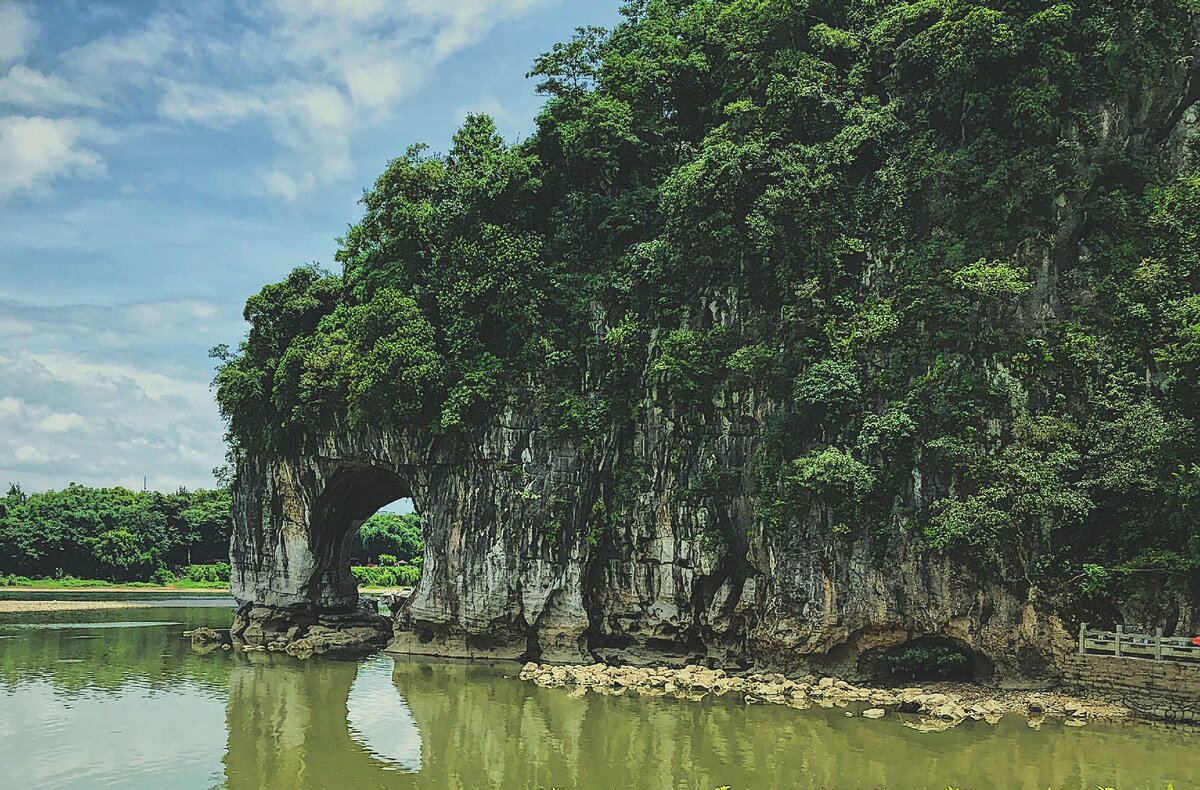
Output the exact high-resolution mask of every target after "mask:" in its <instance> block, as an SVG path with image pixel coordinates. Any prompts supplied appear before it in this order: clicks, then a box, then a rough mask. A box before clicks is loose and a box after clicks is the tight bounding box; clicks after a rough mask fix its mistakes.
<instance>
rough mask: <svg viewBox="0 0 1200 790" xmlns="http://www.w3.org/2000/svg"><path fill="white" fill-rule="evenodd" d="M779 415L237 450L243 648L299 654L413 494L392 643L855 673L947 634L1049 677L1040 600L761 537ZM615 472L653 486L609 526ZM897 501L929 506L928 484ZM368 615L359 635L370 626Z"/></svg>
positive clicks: (741, 411) (881, 543)
mask: <svg viewBox="0 0 1200 790" xmlns="http://www.w3.org/2000/svg"><path fill="white" fill-rule="evenodd" d="M770 408H771V407H770V405H768V404H762V403H757V402H755V401H753V400H749V399H747V400H742V399H739V398H737V397H735V396H731V397H730V399H729V400H728V401H727V402H725V403H723V404H721V405H720V406H719V407H718V408H716V409H715V410H714V411H715V416H707V415H704V414H679V413H671V412H669V411H665V410H662V409H660V408H648V409H646V410H645V412H644V416H643V417H642V419H641V420H640V421H639V422H638V423H637V424H636V425H635V426H633V428H632V431H631V435H628V436H623V437H620V436H611V437H609V439H608V441H606V442H605V443H603V444H601V445H599V446H597V447H592V448H590V449H589V451H587V452H585V451H583V450H581V448H579V447H576V446H571V445H565V446H564V445H563V444H560V443H556V442H553V441H551V440H550V439H549V438H548V437H547V432H546V431H545V430H544V429H543V426H542V425H541V424H540V423H539V420H538V416H537V414H535V413H527V414H523V413H520V412H518V411H516V410H509V411H508V412H506V413H505V414H504V415H503V417H502V418H501V419H499V420H497V422H496V423H495V424H494V425H492V426H490V427H489V428H488V429H487V430H486V431H482V432H480V433H478V434H476V435H474V436H471V437H469V438H466V439H460V440H458V441H455V442H447V441H446V440H445V439H444V438H439V437H436V436H433V435H429V434H427V433H425V432H423V431H421V430H413V431H411V432H393V431H386V430H352V429H350V428H349V427H346V426H334V427H332V428H331V429H330V430H329V431H327V432H325V433H324V434H323V435H320V436H310V437H307V438H306V439H305V441H304V444H303V446H302V447H300V448H298V449H297V451H296V452H294V453H290V454H280V455H278V456H275V457H254V456H248V457H245V458H243V459H242V462H241V465H240V476H239V480H238V485H237V489H236V494H235V501H234V510H235V524H236V529H235V534H234V536H233V541H232V565H233V593H234V596H235V597H236V598H237V599H238V601H239V602H241V603H243V604H246V605H247V606H246V607H245V608H244V609H243V614H242V615H241V617H240V622H239V625H237V626H235V628H234V634H235V636H240V638H242V639H246V640H248V641H250V642H251V643H268V642H271V641H276V642H281V643H286V642H287V641H291V640H293V639H295V638H298V635H299V633H300V631H296V630H291V629H292V627H293V626H294V625H295V624H297V623H300V624H302V625H306V624H311V623H315V622H316V618H318V617H321V616H325V615H328V614H335V615H339V616H346V615H348V614H349V613H351V612H353V611H355V609H356V607H357V604H358V598H357V591H356V588H355V584H354V581H353V578H352V577H351V575H350V570H349V541H350V539H351V536H352V534H353V532H354V531H355V530H356V529H357V528H358V526H359V525H360V524H361V523H362V521H363V520H364V519H366V518H367V517H369V516H370V515H371V514H372V513H374V512H375V511H376V510H377V509H378V508H379V507H381V506H382V505H384V504H386V503H389V502H391V501H394V500H395V499H398V498H401V497H406V496H410V497H412V499H413V501H414V502H415V504H416V507H417V509H418V511H419V512H420V513H421V514H422V516H423V523H424V529H425V540H426V543H425V557H424V569H423V575H422V578H421V582H420V585H419V586H418V587H417V589H416V590H415V591H414V594H413V595H412V596H411V598H410V599H409V600H408V602H407V603H406V605H404V606H403V607H402V608H401V610H400V612H399V614H398V617H397V619H396V624H397V625H396V633H395V638H394V640H393V641H392V643H391V649H393V650H396V651H401V652H412V653H426V654H437V655H447V656H491V657H509V658H518V657H522V658H532V659H538V660H543V661H555V660H561V661H580V660H591V659H592V658H601V659H605V660H615V661H620V662H630V663H645V662H651V661H656V662H657V661H664V660H667V661H676V662H679V661H684V660H696V659H699V660H704V661H710V662H712V663H717V664H722V665H727V666H738V665H742V666H748V665H751V664H755V665H761V666H771V667H777V668H783V669H787V668H792V667H797V666H800V665H807V666H815V667H820V668H825V669H829V670H837V671H839V672H843V673H846V674H850V675H854V674H858V673H859V670H860V668H865V667H866V665H867V662H869V659H870V657H871V656H873V655H877V654H879V653H880V652H881V651H882V650H884V649H886V648H888V647H891V646H894V645H897V644H901V643H904V642H906V641H909V640H912V639H916V638H919V637H923V636H928V635H937V636H941V637H945V638H946V639H948V640H951V641H953V642H954V643H956V644H958V645H960V646H962V647H965V648H969V650H970V651H972V652H973V653H974V654H975V656H976V659H977V663H976V669H977V671H978V672H979V674H981V675H986V674H988V673H990V671H991V669H992V667H993V665H994V667H995V669H996V670H998V671H999V672H1000V673H1002V674H1017V673H1019V674H1029V673H1040V672H1044V671H1046V670H1047V669H1050V668H1052V667H1053V665H1054V663H1055V662H1054V654H1055V651H1056V650H1058V649H1061V650H1069V649H1070V638H1069V636H1068V635H1067V634H1066V633H1065V631H1064V630H1063V629H1062V627H1061V626H1060V625H1059V623H1058V622H1057V620H1056V619H1055V618H1054V617H1052V616H1050V615H1048V614H1047V613H1046V612H1044V611H1042V610H1041V609H1040V608H1039V606H1038V601H1037V598H1036V594H1037V593H1036V590H1032V591H1021V590H1018V589H1015V588H1014V587H1012V586H1009V585H1006V584H1005V583H1003V582H1002V581H1001V580H1000V579H995V578H988V577H987V576H984V575H981V574H980V573H979V572H978V571H976V570H974V569H972V568H970V567H968V566H967V565H965V564H962V563H959V562H956V561H955V560H954V559H953V558H950V557H947V556H939V555H935V554H933V553H931V552H930V551H929V550H928V549H927V548H926V547H925V546H924V542H923V540H922V539H921V537H920V536H919V535H911V534H909V533H908V532H906V531H905V530H904V529H903V528H902V527H900V526H899V525H897V526H896V527H895V528H893V529H891V530H889V531H888V532H887V534H885V535H884V534H880V535H877V536H875V537H869V538H865V539H864V538H863V537H861V536H859V537H857V538H855V539H849V538H846V537H842V536H839V535H837V534H836V533H831V532H830V531H829V530H827V529H825V528H824V525H821V524H813V525H811V526H810V527H808V528H807V531H806V532H801V533H796V532H792V533H791V534H777V533H775V532H772V531H770V530H766V529H764V528H762V527H760V526H756V525H755V519H754V505H753V501H752V499H751V497H750V496H749V494H747V493H746V492H747V491H748V490H749V489H750V486H751V481H750V480H749V479H748V478H749V475H748V473H747V472H746V471H745V470H746V467H747V464H748V460H749V459H750V458H751V456H752V454H753V453H754V450H755V442H756V437H757V436H758V427H759V425H760V424H761V423H762V421H763V420H764V419H766V418H767V416H768V414H769V410H770ZM618 463H619V464H621V465H622V466H623V467H625V468H630V467H633V468H640V469H644V470H645V475H644V478H643V480H642V481H641V482H640V485H639V487H638V490H637V491H636V493H635V494H634V496H633V499H632V501H631V502H629V503H628V504H627V505H626V506H625V507H624V508H623V510H622V511H621V512H620V514H618V515H611V513H612V512H613V510H612V508H610V507H609V506H610V505H611V503H612V501H613V496H614V479H613V478H614V475H613V469H614V467H615V466H616V465H617V464H618ZM714 475H718V476H724V477H725V478H728V479H730V480H731V481H732V483H731V484H730V485H727V486H726V487H725V489H724V491H725V492H727V493H723V492H700V493H699V494H696V495H690V494H689V493H688V492H693V491H696V489H697V486H696V484H695V481H696V480H698V479H709V478H712V477H713V476H714ZM903 493H904V494H905V495H906V496H907V497H920V496H921V491H920V482H919V476H916V475H915V476H914V481H913V484H912V488H911V489H910V490H909V491H907V492H903ZM606 510H608V512H609V514H608V515H605V511H606ZM367 620H369V621H373V622H374V623H375V625H371V624H370V623H369V622H368V623H366V624H365V625H364V624H363V623H361V622H360V623H359V624H358V625H357V626H356V627H359V628H363V627H365V628H366V630H365V631H360V632H359V633H360V635H364V634H368V633H370V631H371V629H372V628H375V629H378V622H379V620H378V619H373V618H372V617H371V616H370V615H367ZM289 632H290V634H291V635H290V636H289ZM376 633H378V631H377V630H376ZM372 641H375V638H374V637H372V638H370V639H368V642H372Z"/></svg>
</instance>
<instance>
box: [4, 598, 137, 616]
mask: <svg viewBox="0 0 1200 790" xmlns="http://www.w3.org/2000/svg"><path fill="white" fill-rule="evenodd" d="M150 606H154V604H153V603H152V602H149V601H50V600H43V601H6V600H0V614H24V613H27V612H77V611H91V610H96V609H145V608H147V607H150Z"/></svg>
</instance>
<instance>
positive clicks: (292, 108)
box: [0, 0, 618, 493]
mask: <svg viewBox="0 0 1200 790" xmlns="http://www.w3.org/2000/svg"><path fill="white" fill-rule="evenodd" d="M617 6H618V2H617V0H224V1H223V2H215V1H214V2H204V3H195V2H187V1H186V0H183V1H180V2H149V1H148V0H147V2H131V1H128V0H119V1H118V0H113V1H112V2H108V3H104V2H95V1H94V0H29V1H28V2H21V1H19V0H0V486H3V485H4V484H6V483H8V482H19V483H21V484H22V485H23V486H24V487H25V488H26V490H41V489H44V488H58V487H62V486H64V485H66V484H67V483H69V482H71V481H75V482H78V483H83V484H88V485H115V484H121V485H127V486H135V487H140V486H141V484H142V479H143V477H145V478H147V479H148V481H149V485H150V487H151V488H158V489H161V490H171V489H174V488H175V487H177V486H179V485H186V486H188V487H198V486H207V485H211V484H212V478H211V474H210V471H211V469H212V468H213V467H214V466H216V465H218V464H220V463H222V462H223V457H224V447H223V444H222V440H221V435H222V426H221V422H220V419H219V418H218V416H217V412H216V407H215V406H214V405H213V400H212V393H211V392H210V389H209V381H210V380H211V378H212V363H211V361H210V360H209V359H208V356H207V351H208V349H209V348H210V347H212V346H214V345H216V344H218V343H222V342H225V343H229V344H230V345H234V344H236V342H237V341H238V340H240V339H241V337H242V336H243V334H244V332H245V326H244V324H243V323H242V320H241V307H242V303H243V302H244V301H245V298H246V297H247V296H248V295H250V294H251V293H253V292H254V291H256V290H258V289H259V288H260V287H261V286H262V285H263V284H265V283H266V282H269V281H274V280H277V279H279V278H280V277H282V276H283V275H284V274H286V272H287V271H289V270H290V269H292V268H293V267H295V266H298V265H302V264H305V263H309V262H312V261H317V262H320V263H324V264H327V265H329V264H332V259H333V252H334V247H335V242H334V240H335V238H336V237H337V236H339V235H340V234H341V233H343V232H344V231H345V229H346V226H347V225H348V224H349V223H351V222H353V221H354V220H355V219H356V218H357V215H358V208H359V207H358V206H357V205H356V201H357V200H358V198H359V197H360V196H361V194H362V189H363V188H364V187H365V186H368V185H369V184H371V183H372V181H373V180H374V177H375V175H376V174H378V173H379V172H380V171H381V170H382V169H383V167H384V165H385V164H386V162H387V160H388V159H390V158H392V157H394V156H397V155H399V154H400V153H401V152H403V150H404V148H405V147H406V146H407V145H408V144H409V143H412V142H419V141H423V142H428V143H430V144H431V145H432V146H433V148H435V149H444V148H445V147H446V145H447V144H448V141H449V138H450V135H451V134H452V133H453V131H454V129H455V128H456V127H457V125H458V124H459V122H460V121H461V120H462V117H463V115H464V114H465V113H467V112H472V111H485V112H489V113H491V114H492V115H493V117H495V118H496V121H497V123H498V124H499V126H500V129H501V131H502V132H503V133H504V134H505V136H506V137H508V138H510V139H512V138H517V137H521V136H524V135H527V134H529V132H530V130H531V128H532V122H531V119H532V118H533V116H534V114H535V113H536V111H537V108H538V106H539V104H540V99H539V97H538V96H537V95H536V94H535V93H534V91H533V84H532V81H530V80H526V79H525V78H524V74H525V72H526V71H528V68H529V64H530V63H531V62H532V60H533V58H534V57H535V56H536V55H537V54H538V53H540V52H542V51H545V50H546V49H549V47H550V46H551V45H552V44H553V43H554V42H555V41H559V40H564V39H565V38H567V37H569V36H570V33H571V31H572V30H573V29H574V28H575V27H576V26H578V25H583V24H603V25H608V24H611V23H612V22H613V21H615V19H616V17H617V12H616V9H617ZM0 493H2V492H0Z"/></svg>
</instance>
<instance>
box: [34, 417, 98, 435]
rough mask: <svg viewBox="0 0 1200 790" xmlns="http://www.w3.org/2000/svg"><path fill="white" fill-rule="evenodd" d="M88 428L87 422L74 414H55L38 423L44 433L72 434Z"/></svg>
mask: <svg viewBox="0 0 1200 790" xmlns="http://www.w3.org/2000/svg"><path fill="white" fill-rule="evenodd" d="M86 427H87V420H85V419H83V417H81V416H79V415H78V414H74V413H73V412H55V413H53V414H48V415H46V416H45V417H43V418H42V419H41V420H39V421H38V428H39V429H40V430H41V431H42V432H43V433H70V432H71V431H81V430H83V429H84V428H86Z"/></svg>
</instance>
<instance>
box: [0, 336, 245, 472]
mask: <svg viewBox="0 0 1200 790" xmlns="http://www.w3.org/2000/svg"><path fill="white" fill-rule="evenodd" d="M199 373H200V372H199V371H192V370H187V369H180V370H175V369H174V368H173V367H172V366H170V365H167V364H164V363H163V362H162V361H161V360H158V361H152V362H150V363H148V364H146V365H144V366H142V365H139V364H137V363H136V362H134V361H124V360H120V359H115V358H112V357H109V358H105V359H100V360H96V359H93V358H92V357H91V356H90V355H89V357H88V358H84V357H82V356H80V355H75V354H71V353H67V352H61V351H59V352H52V353H49V352H48V353H31V352H27V351H0V380H4V381H6V382H9V383H8V385H7V386H8V388H9V389H11V390H13V391H14V394H13V395H10V396H6V397H5V398H3V399H0V431H2V432H3V434H4V436H5V438H6V441H5V443H3V444H0V480H3V481H5V482H8V481H11V482H20V483H23V484H24V485H25V486H26V488H27V489H44V488H52V487H54V488H56V487H61V486H62V485H64V484H65V483H66V482H68V481H70V480H74V481H77V482H80V483H85V484H88V485H112V484H114V483H115V482H117V481H137V483H138V484H139V485H140V483H141V479H142V477H143V476H146V477H148V478H149V483H150V485H151V487H153V488H158V489H160V490H169V489H171V488H174V487H176V486H179V485H188V486H191V487H196V486H202V485H211V484H212V479H211V476H210V470H211V469H212V467H213V466H216V465H217V464H218V463H220V462H221V459H222V457H223V446H222V442H221V438H220V437H221V429H220V418H219V417H218V415H217V413H216V407H215V405H214V404H213V402H212V397H211V395H210V393H209V391H208V386H207V384H206V383H205V382H204V380H203V378H202V374H200V375H198V374H199Z"/></svg>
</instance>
